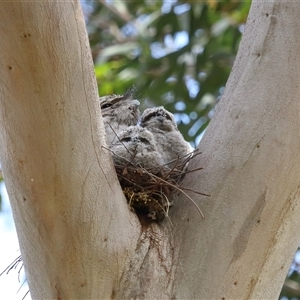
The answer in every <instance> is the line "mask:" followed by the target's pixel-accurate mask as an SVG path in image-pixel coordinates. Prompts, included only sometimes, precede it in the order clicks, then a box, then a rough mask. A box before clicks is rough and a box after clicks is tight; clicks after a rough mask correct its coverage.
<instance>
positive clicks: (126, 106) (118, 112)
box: [100, 89, 140, 146]
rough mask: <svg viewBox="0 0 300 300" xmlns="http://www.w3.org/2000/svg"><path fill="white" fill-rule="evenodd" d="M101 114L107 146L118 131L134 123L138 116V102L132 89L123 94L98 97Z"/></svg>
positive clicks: (136, 121) (114, 138)
mask: <svg viewBox="0 0 300 300" xmlns="http://www.w3.org/2000/svg"><path fill="white" fill-rule="evenodd" d="M100 105H101V114H102V118H103V122H104V126H105V132H106V143H107V144H108V146H109V145H110V144H111V143H112V142H113V141H114V140H116V139H117V136H118V133H119V132H120V131H122V130H124V129H126V128H127V127H128V126H132V125H136V124H137V123H138V121H139V118H140V110H139V105H140V102H139V101H138V100H136V99H134V92H133V89H130V90H129V91H128V92H126V93H125V94H124V95H117V94H112V95H106V96H102V97H100Z"/></svg>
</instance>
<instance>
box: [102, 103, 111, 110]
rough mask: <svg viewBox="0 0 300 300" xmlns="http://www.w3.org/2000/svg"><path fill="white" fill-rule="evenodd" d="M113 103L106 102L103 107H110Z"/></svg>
mask: <svg viewBox="0 0 300 300" xmlns="http://www.w3.org/2000/svg"><path fill="white" fill-rule="evenodd" d="M111 106H112V104H111V103H105V104H103V105H102V106H101V109H104V108H108V107H111Z"/></svg>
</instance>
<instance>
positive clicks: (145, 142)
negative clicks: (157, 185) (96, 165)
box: [110, 126, 163, 169]
mask: <svg viewBox="0 0 300 300" xmlns="http://www.w3.org/2000/svg"><path fill="white" fill-rule="evenodd" d="M110 148H111V151H112V154H113V160H114V163H115V165H135V166H139V167H143V168H146V169H149V168H155V167H160V166H161V165H163V159H162V156H161V154H160V153H159V152H158V151H157V147H156V143H155V140H154V137H153V134H152V133H151V132H150V131H149V130H147V129H145V128H142V127H140V126H130V127H128V128H127V129H126V130H123V131H121V132H120V133H119V134H118V138H117V139H115V140H114V142H113V143H112V144H111V147H110Z"/></svg>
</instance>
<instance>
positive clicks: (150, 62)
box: [86, 2, 249, 140]
mask: <svg viewBox="0 0 300 300" xmlns="http://www.w3.org/2000/svg"><path fill="white" fill-rule="evenodd" d="M212 3H213V4H211V5H206V4H204V3H199V4H193V5H190V4H188V3H185V4H182V3H174V4H173V5H172V6H170V7H169V8H168V7H165V8H163V9H164V10H165V11H163V13H162V12H161V6H163V5H162V4H161V6H158V5H157V4H152V5H148V6H147V5H146V4H145V3H127V6H124V3H122V4H119V3H117V4H114V5H111V6H110V5H107V4H106V3H105V2H103V3H102V5H101V4H100V5H98V4H97V5H96V4H91V5H94V7H93V6H90V8H91V7H92V11H90V15H89V16H88V17H89V18H90V19H91V20H92V21H91V22H90V26H89V27H88V29H89V32H90V36H91V44H92V45H94V46H92V49H93V57H94V61H95V64H96V74H97V76H98V80H99V82H100V83H101V84H100V93H101V94H107V93H111V92H120V93H121V92H124V87H125V86H129V85H131V84H132V83H135V84H136V85H137V86H138V91H139V92H140V93H141V97H143V98H145V100H147V101H148V102H149V103H150V104H151V103H152V104H156V105H157V104H160V103H163V104H164V105H165V106H166V107H167V108H168V109H169V110H171V111H174V112H175V113H176V115H177V118H178V120H179V121H180V122H181V125H183V123H190V124H189V126H192V127H191V128H194V129H193V130H190V131H189V134H187V129H184V127H183V126H181V130H182V132H183V133H185V135H186V136H187V137H188V139H190V140H194V139H195V137H196V136H197V135H199V134H200V133H201V132H202V131H203V129H204V128H205V127H206V126H207V124H208V121H209V119H210V116H211V115H212V112H213V110H212V108H213V106H214V104H215V103H216V102H217V100H218V98H219V96H220V93H222V90H223V89H222V88H223V87H224V85H225V81H226V79H227V75H228V73H229V70H230V66H231V64H232V62H233V58H234V51H236V49H237V44H238V41H239V28H240V26H241V24H240V23H243V18H242V17H241V15H242V16H243V14H241V15H239V14H238V13H237V12H233V13H232V12H231V11H230V9H229V8H230V7H231V8H237V7H238V6H241V7H242V8H245V7H247V6H248V5H249V4H247V3H239V4H236V3H230V2H227V3H222V4H220V3H219V4H218V3H215V2H212ZM164 5H165V6H166V5H167V4H166V3H165V4H164ZM182 5H183V6H182ZM139 8H140V9H139ZM86 9H87V7H86ZM108 11H109V12H110V13H111V14H113V15H114V16H117V17H118V19H117V20H114V19H112V18H107V19H108V20H106V21H104V22H103V20H104V19H105V17H106V16H108V15H109V14H108ZM129 11H130V12H132V11H134V12H136V15H132V14H130V13H128V12H129ZM176 11H177V12H176ZM97 14H98V15H97ZM224 15H225V17H224ZM245 15H246V14H244V18H245ZM110 17H111V16H110ZM235 18H236V19H235ZM239 18H240V19H239ZM147 20H148V24H149V25H148V24H147V26H146V25H145V22H146V21H147ZM167 20H172V22H170V23H168V21H167ZM141 21H143V22H141ZM95 22H96V23H97V22H99V24H98V26H99V27H100V28H102V29H104V30H103V31H99V30H98V31H95V32H93V28H92V27H93V23H94V24H95ZM114 23H115V24H114ZM136 24H141V25H140V27H142V29H143V31H142V30H138V31H137V33H136V32H135V29H136V28H135V27H138V26H137V25H136ZM153 24H154V25H156V26H157V28H156V31H155V26H153ZM170 24H171V25H172V26H168V25H170ZM198 24H199V25H198ZM200 24H201V25H200ZM202 24H203V25H202ZM212 25H214V26H212ZM232 25H233V26H232ZM101 26H103V27H101ZM105 26H106V27H105ZM143 27H144V28H143ZM119 28H121V29H119ZM105 29H106V30H105ZM138 29H140V28H138ZM126 30H127V32H129V33H127V34H126ZM185 30H187V32H189V34H188V42H187V44H186V45H184V46H182V45H181V46H182V47H181V46H180V47H179V46H178V44H179V45H180V42H178V41H177V42H176V34H177V39H180V36H181V38H183V37H184V35H185V34H184V33H183V32H184V31H185ZM109 31H110V32H112V33H113V38H115V40H114V39H113V38H112V35H111V34H109V33H110V32H109ZM132 32H133V33H132ZM180 33H181V35H180ZM93 34H94V36H93ZM97 34H101V39H100V41H101V44H100V45H99V41H98V42H97V39H96V35H97ZM124 35H125V38H124ZM156 36H157V37H158V38H159V39H160V42H158V43H157V44H156V43H155V38H156ZM195 37H196V38H195ZM159 39H158V40H159ZM174 40H175V41H174ZM115 41H117V42H118V47H116V46H115V45H116V42H115ZM120 43H121V44H122V47H120V45H119V44H120ZM222 43H223V47H218V46H219V45H220V44H222ZM149 45H151V46H152V48H155V47H157V48H156V49H158V51H156V53H158V54H157V55H158V56H157V57H155V56H154V57H153V53H155V52H154V50H155V49H154V50H153V49H149ZM172 45H173V48H175V50H174V49H173V51H172V49H171V50H170V49H169V48H171V47H172ZM176 47H179V49H176ZM150 48H151V47H150ZM220 49H221V50H220ZM150 50H152V51H150ZM164 51H165V53H164ZM170 52H171V53H170ZM160 55H161V57H160ZM99 57H100V58H101V59H99ZM103 57H104V58H103ZM128 60H130V61H129V62H128ZM174 62H176V64H175V63H174ZM175 65H178V66H179V68H178V69H176V68H175ZM226 72H227V73H226ZM140 74H145V76H144V77H142V76H140ZM216 74H217V75H216ZM226 74H227V75H226ZM105 79H106V80H107V81H108V83H105ZM102 88H103V90H102ZM183 100H184V101H183ZM184 106H185V108H184V113H183V107H184ZM186 128H187V127H186Z"/></svg>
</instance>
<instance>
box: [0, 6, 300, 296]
mask: <svg viewBox="0 0 300 300" xmlns="http://www.w3.org/2000/svg"><path fill="white" fill-rule="evenodd" d="M299 13H300V4H298V3H291V2H290V3H287V2H285V1H274V2H270V3H268V2H267V3H259V2H255V1H253V3H252V7H251V10H250V15H249V18H248V21H247V26H246V31H245V33H244V37H243V40H242V42H241V45H240V49H239V52H238V56H237V59H236V62H235V65H234V68H233V71H232V73H231V75H230V78H229V80H228V83H227V86H226V90H225V93H224V95H223V97H222V100H221V102H220V103H219V105H218V108H217V110H216V113H215V116H214V118H213V120H212V122H211V124H210V125H209V127H208V128H207V132H206V134H205V135H204V138H203V140H202V141H201V144H200V146H199V152H200V153H201V155H199V156H198V157H197V158H196V159H195V160H193V163H192V164H193V165H192V166H191V168H197V167H203V170H201V171H199V173H197V174H196V173H191V174H187V176H186V178H185V181H184V184H185V187H187V188H189V189H192V190H197V191H201V192H204V193H207V194H210V195H211V197H209V198H207V197H205V196H201V195H192V196H193V199H194V200H195V202H196V203H197V205H198V206H199V207H200V208H201V210H202V211H203V213H204V219H202V218H201V217H200V216H199V214H198V212H197V211H196V210H195V208H194V206H193V205H191V203H189V202H187V201H186V200H185V199H184V196H178V198H177V199H175V200H174V207H173V208H172V209H171V210H170V220H171V222H172V225H171V224H170V223H169V222H168V220H167V219H166V220H165V221H164V222H163V223H161V224H152V225H148V226H147V227H143V226H142V225H141V224H140V223H139V221H138V219H137V217H136V216H135V215H134V214H133V213H131V212H130V210H129V208H128V206H127V203H126V200H125V197H124V195H123V193H122V191H121V188H120V186H119V183H118V181H117V177H116V174H115V171H114V168H113V164H112V161H111V158H110V155H109V152H108V151H105V150H104V149H103V148H102V147H101V146H102V145H105V139H104V126H103V123H102V122H101V113H100V107H99V103H98V101H97V98H98V95H97V87H96V81H95V78H94V74H93V66H92V60H91V55H90V50H89V45H88V40H87V35H86V32H85V24H84V19H83V17H82V12H81V8H80V4H79V2H78V1H71V2H65V3H61V2H52V1H43V2H42V3H39V2H31V3H29V2H26V1H20V2H18V3H13V2H6V3H3V4H2V5H1V7H0V28H1V43H0V49H1V53H2V55H1V57H0V66H1V68H0V72H1V74H0V78H1V86H0V93H1V96H0V101H1V106H0V124H1V131H0V142H1V148H0V151H1V152H0V155H1V163H2V166H3V171H4V176H5V182H6V185H7V189H8V193H9V197H10V201H11V205H12V209H13V214H14V219H15V223H16V228H17V232H18V237H19V241H20V247H21V253H22V256H23V258H24V264H25V268H26V275H27V278H28V282H29V287H30V290H31V294H32V297H33V298H34V299H39V298H40V299H51V298H56V299H74V298H76V299H110V298H118V299H123V298H127V297H128V298H145V299H147V298H148V299H149V298H151V297H152V298H154V297H155V298H161V299H163V298H164V299H250V298H251V299H263V298H264V299H267V298H268V299H271V298H272V299H274V298H277V297H278V295H279V292H280V288H281V286H282V283H283V280H284V278H285V275H286V273H287V270H288V267H289V265H290V262H291V260H292V256H293V254H294V252H295V251H296V249H297V245H298V241H299V239H300V232H299V230H298V228H299V225H300V218H299V215H300V208H299V186H300V152H299V149H300V135H299V127H300V126H299V125H300V124H299V123H300V113H299V112H300V103H299V101H297V100H295V99H298V98H300V90H299V83H298V78H299V77H300V76H299V75H300V74H299V70H300V58H299V55H298V49H299V48H300V45H299V43H300V41H299V38H298V35H299V31H300V22H299V17H298V16H299ZM7 24H9V26H7Z"/></svg>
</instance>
